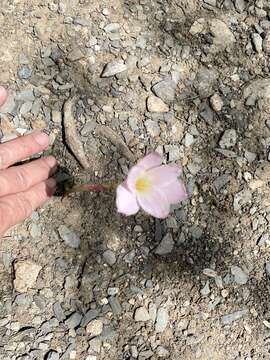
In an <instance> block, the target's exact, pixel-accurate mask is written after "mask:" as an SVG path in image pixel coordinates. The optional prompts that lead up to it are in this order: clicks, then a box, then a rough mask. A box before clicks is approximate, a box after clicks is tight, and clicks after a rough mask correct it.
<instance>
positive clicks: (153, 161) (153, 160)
mask: <svg viewBox="0 0 270 360" xmlns="http://www.w3.org/2000/svg"><path fill="white" fill-rule="evenodd" d="M161 164H162V157H161V156H160V155H159V154H158V153H157V152H153V153H151V154H148V155H146V156H145V157H144V158H143V159H141V160H139V161H138V164H137V166H140V167H141V168H143V169H144V170H148V169H152V168H154V167H156V166H159V165H161Z"/></svg>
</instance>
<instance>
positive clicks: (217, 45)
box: [209, 19, 236, 53]
mask: <svg viewBox="0 0 270 360" xmlns="http://www.w3.org/2000/svg"><path fill="white" fill-rule="evenodd" d="M209 26H210V33H211V34H212V35H213V45H212V46H211V52H212V53H217V52H219V51H223V50H225V49H227V50H229V49H231V48H232V46H233V45H234V43H235V41H236V39H235V37H234V35H233V33H232V32H231V30H230V29H229V27H228V26H227V24H225V22H223V21H221V20H219V19H212V20H210V22H209Z"/></svg>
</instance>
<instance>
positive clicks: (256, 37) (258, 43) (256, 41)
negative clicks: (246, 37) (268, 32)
mask: <svg viewBox="0 0 270 360" xmlns="http://www.w3.org/2000/svg"><path fill="white" fill-rule="evenodd" d="M251 38H252V42H253V45H254V48H255V50H256V51H257V53H259V54H261V53H262V48H263V40H262V37H261V35H260V34H257V33H253V34H252V35H251Z"/></svg>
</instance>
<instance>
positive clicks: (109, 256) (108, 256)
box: [102, 250, 116, 266]
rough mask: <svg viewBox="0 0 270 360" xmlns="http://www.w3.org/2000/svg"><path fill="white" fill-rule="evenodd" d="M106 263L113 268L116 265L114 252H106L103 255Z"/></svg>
mask: <svg viewBox="0 0 270 360" xmlns="http://www.w3.org/2000/svg"><path fill="white" fill-rule="evenodd" d="M102 256H103V259H104V261H105V262H106V264H108V265H110V266H112V265H114V264H115V263H116V256H115V253H114V252H113V251H112V250H106V251H104V253H103V254H102Z"/></svg>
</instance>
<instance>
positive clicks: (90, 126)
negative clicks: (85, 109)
mask: <svg viewBox="0 0 270 360" xmlns="http://www.w3.org/2000/svg"><path fill="white" fill-rule="evenodd" d="M96 126H97V123H96V122H95V121H94V120H90V121H87V122H86V124H85V125H84V127H83V128H82V130H81V135H82V136H87V135H89V134H91V133H92V132H93V131H94V130H95V128H96Z"/></svg>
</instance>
